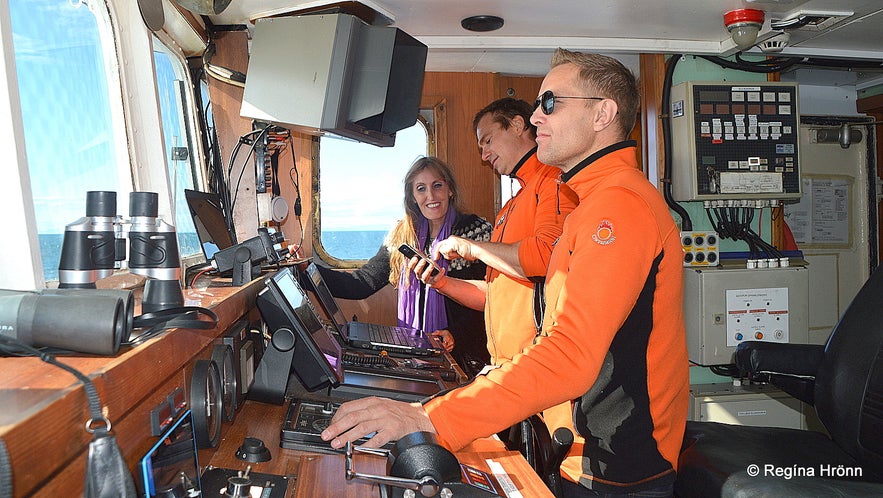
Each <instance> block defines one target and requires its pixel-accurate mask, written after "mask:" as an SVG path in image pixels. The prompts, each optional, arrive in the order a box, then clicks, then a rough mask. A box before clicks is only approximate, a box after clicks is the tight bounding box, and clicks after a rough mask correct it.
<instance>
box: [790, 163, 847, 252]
mask: <svg viewBox="0 0 883 498" xmlns="http://www.w3.org/2000/svg"><path fill="white" fill-rule="evenodd" d="M802 182H803V185H802V187H803V196H802V197H801V198H800V202H798V203H796V204H786V205H785V221H786V222H787V223H788V227H789V228H791V233H793V234H794V240H795V241H796V242H797V243H798V244H800V245H815V244H818V245H844V246H848V245H850V243H851V241H850V219H849V208H850V205H851V190H850V189H851V186H852V184H851V182H850V181H849V180H846V179H838V178H807V177H804V178H803V180H802Z"/></svg>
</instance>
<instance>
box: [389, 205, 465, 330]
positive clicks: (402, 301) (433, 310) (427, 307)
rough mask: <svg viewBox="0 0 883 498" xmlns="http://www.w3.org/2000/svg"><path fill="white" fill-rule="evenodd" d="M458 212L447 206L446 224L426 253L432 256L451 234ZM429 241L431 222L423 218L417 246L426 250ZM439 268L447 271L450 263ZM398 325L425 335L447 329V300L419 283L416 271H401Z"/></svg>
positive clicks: (444, 262) (419, 227)
mask: <svg viewBox="0 0 883 498" xmlns="http://www.w3.org/2000/svg"><path fill="white" fill-rule="evenodd" d="M456 217H457V213H456V211H455V210H454V208H453V207H452V206H448V212H447V213H446V214H445V221H444V223H443V224H442V226H441V229H440V230H439V232H438V236H437V237H436V238H435V240H434V241H433V242H432V247H430V248H429V251H428V252H427V254H428V255H429V257H432V251H434V250H435V247H436V246H437V245H438V243H439V241H442V240H445V239H446V238H448V237H449V236H450V235H451V227H452V226H453V225H454V219H455V218H456ZM428 238H429V220H427V219H426V218H424V217H423V216H420V221H419V226H418V227H417V244H418V247H421V248H423V247H426V241H427V239H428ZM438 265H439V266H441V267H442V268H444V269H445V271H447V269H448V261H447V260H446V259H445V258H441V259H440V260H439V261H438ZM398 294H399V326H402V327H411V328H415V329H420V330H424V331H426V332H434V331H436V330H440V329H444V328H447V327H448V315H447V313H446V312H445V298H444V296H442V295H441V294H439V293H438V292H437V291H436V290H435V289H430V288H427V287H426V286H425V285H423V283H422V282H420V281H419V280H417V277H416V276H415V275H414V273H413V272H410V271H407V268H405V269H403V270H402V274H401V276H400V277H399V286H398ZM421 294H425V297H424V298H423V299H422V302H423V308H422V309H420V308H421V306H420V304H421Z"/></svg>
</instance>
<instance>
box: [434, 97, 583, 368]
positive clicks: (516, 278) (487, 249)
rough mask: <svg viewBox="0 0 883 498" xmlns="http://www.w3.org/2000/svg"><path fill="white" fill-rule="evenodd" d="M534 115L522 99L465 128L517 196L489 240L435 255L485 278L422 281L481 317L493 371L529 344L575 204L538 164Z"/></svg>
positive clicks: (453, 244)
mask: <svg viewBox="0 0 883 498" xmlns="http://www.w3.org/2000/svg"><path fill="white" fill-rule="evenodd" d="M533 110H534V108H533V107H531V105H530V104H528V103H527V102H525V101H523V100H518V99H514V98H509V97H506V98H502V99H499V100H495V101H493V102H491V103H490V104H488V105H487V106H485V107H484V108H483V109H481V110H480V111H478V113H476V115H475V118H474V119H473V121H472V125H473V128H474V129H475V132H476V135H477V137H478V148H479V150H480V151H481V159H482V161H484V162H487V163H488V164H489V165H490V166H491V167H492V168H493V169H494V171H496V172H497V173H498V174H500V175H508V176H509V177H510V178H511V179H513V180H515V181H517V182H518V183H519V186H520V189H519V191H518V193H517V194H515V196H514V197H512V198H511V199H509V201H508V202H507V203H506V205H504V206H503V208H502V209H501V210H500V212H499V213H498V214H497V217H496V220H495V223H494V231H493V234H491V240H490V241H488V242H477V241H474V240H470V239H465V238H463V237H449V238H447V239H445V240H444V241H442V242H440V243H439V245H438V248H437V253H438V254H441V255H442V256H444V257H445V258H446V259H449V260H454V259H457V258H465V259H467V260H475V259H479V260H481V261H482V262H484V263H485V264H486V265H487V266H488V271H487V275H486V277H485V279H484V280H459V279H455V278H450V277H447V275H445V274H443V273H441V274H436V275H435V276H429V275H427V276H426V278H423V280H424V282H425V283H427V284H429V285H431V286H432V287H433V288H435V289H436V290H438V291H439V292H441V293H442V294H444V295H446V296H449V297H451V298H453V299H456V300H457V301H459V302H461V303H463V304H466V305H467V306H471V307H473V308H475V309H479V310H484V316H485V329H486V330H487V334H488V351H490V354H491V363H492V364H493V365H500V364H502V362H504V361H509V360H511V359H512V358H513V357H514V356H515V355H516V354H518V353H520V352H521V350H522V349H524V348H525V347H527V346H529V345H530V344H531V343H532V342H533V340H534V339H535V338H536V336H537V333H538V329H539V324H540V323H541V320H542V316H543V315H542V286H543V282H544V280H545V278H546V269H547V268H548V267H549V257H550V256H551V254H552V247H553V244H554V243H555V241H556V240H557V239H558V237H559V236H560V235H561V230H562V228H563V225H564V219H565V218H566V217H567V215H568V214H570V212H571V211H573V208H574V207H575V206H576V203H577V198H576V194H575V193H574V192H573V191H572V190H570V188H569V187H567V186H566V185H563V184H561V182H559V181H558V177H559V176H560V174H561V171H560V170H559V169H558V168H555V167H552V166H548V165H545V164H543V163H541V162H540V161H539V160H538V159H537V156H536V149H537V142H536V128H535V127H534V126H533V125H532V124H531V123H530V116H531V114H533ZM438 254H435V255H433V257H437V256H438ZM418 271H419V270H418ZM450 339H451V340H452V339H453V338H450Z"/></svg>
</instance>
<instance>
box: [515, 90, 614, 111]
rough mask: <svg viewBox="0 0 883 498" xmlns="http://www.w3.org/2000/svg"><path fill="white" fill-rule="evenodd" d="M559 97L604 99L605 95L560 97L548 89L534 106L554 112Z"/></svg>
mask: <svg viewBox="0 0 883 498" xmlns="http://www.w3.org/2000/svg"><path fill="white" fill-rule="evenodd" d="M558 99H582V100H604V97H559V96H557V95H555V94H554V93H552V90H546V91H545V92H543V94H542V95H540V98H538V99H536V100H535V101H534V103H533V108H534V109H536V108H537V107H539V108H541V109H542V110H543V114H546V115H549V114H552V111H554V110H555V101H556V100H558Z"/></svg>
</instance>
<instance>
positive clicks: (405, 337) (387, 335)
mask: <svg viewBox="0 0 883 498" xmlns="http://www.w3.org/2000/svg"><path fill="white" fill-rule="evenodd" d="M368 331H369V333H370V336H371V341H372V342H380V343H383V344H398V345H400V346H411V345H412V344H413V343H414V341H413V339H412V336H411V334H409V333H408V332H406V331H405V330H404V329H402V328H400V327H388V326H385V325H377V324H376V323H372V324H369V325H368Z"/></svg>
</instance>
